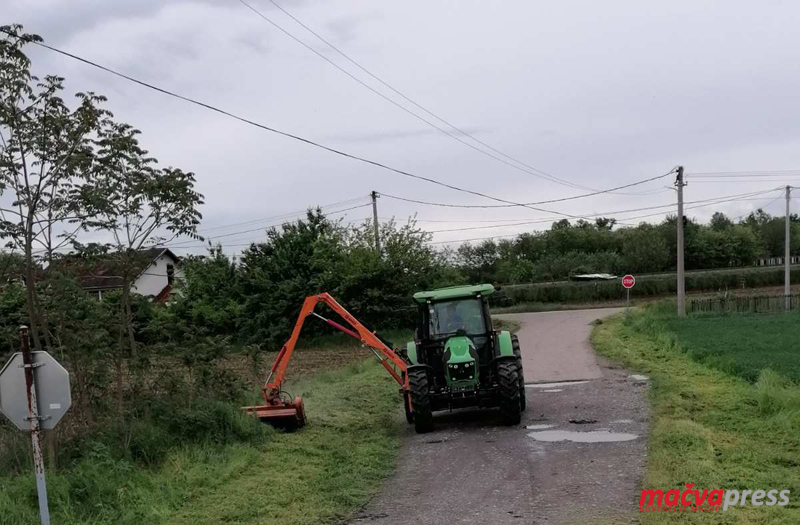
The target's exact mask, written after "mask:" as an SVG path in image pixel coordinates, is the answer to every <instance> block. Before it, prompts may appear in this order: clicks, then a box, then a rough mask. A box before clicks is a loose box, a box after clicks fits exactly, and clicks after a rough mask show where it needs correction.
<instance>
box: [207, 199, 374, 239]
mask: <svg viewBox="0 0 800 525" xmlns="http://www.w3.org/2000/svg"><path fill="white" fill-rule="evenodd" d="M365 198H367V196H366V195H364V196H361V197H356V198H353V199H348V200H346V201H340V202H334V203H332V204H325V205H323V206H309V207H307V208H306V209H304V210H301V211H296V212H290V213H284V214H281V215H273V216H272V217H264V218H261V219H253V220H251V221H245V222H235V223H232V224H223V225H221V226H214V227H213V228H206V229H205V230H202V231H200V232H198V233H207V232H210V231H213V230H224V229H225V228H233V227H235V226H247V225H249V224H257V223H259V222H266V221H272V220H276V219H283V218H291V217H296V216H298V215H303V214H305V213H306V212H307V211H308V210H309V209H315V210H316V209H321V210H324V209H327V208H333V207H336V206H344V205H346V204H352V203H355V202H358V201H359V200H362V199H365Z"/></svg>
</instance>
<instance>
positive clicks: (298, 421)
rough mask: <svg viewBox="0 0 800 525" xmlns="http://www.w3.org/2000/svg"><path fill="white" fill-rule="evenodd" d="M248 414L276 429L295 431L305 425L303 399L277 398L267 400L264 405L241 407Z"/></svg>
mask: <svg viewBox="0 0 800 525" xmlns="http://www.w3.org/2000/svg"><path fill="white" fill-rule="evenodd" d="M242 408H243V409H244V410H245V411H246V412H247V413H248V414H253V415H255V416H256V417H257V418H258V419H259V420H260V421H261V422H262V423H268V424H270V425H272V426H274V427H276V428H282V429H285V430H295V429H298V428H302V427H304V426H305V425H306V411H305V407H304V406H303V398H301V397H299V396H298V397H296V398H294V399H293V400H291V401H284V400H282V399H281V398H280V397H279V396H275V397H273V398H272V399H267V404H266V405H256V406H249V407H242Z"/></svg>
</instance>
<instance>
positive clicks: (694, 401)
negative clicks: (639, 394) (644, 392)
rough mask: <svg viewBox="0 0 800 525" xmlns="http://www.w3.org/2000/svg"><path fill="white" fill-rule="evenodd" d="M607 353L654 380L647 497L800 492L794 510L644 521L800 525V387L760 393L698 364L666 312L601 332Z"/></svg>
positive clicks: (610, 324)
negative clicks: (690, 491) (690, 489)
mask: <svg viewBox="0 0 800 525" xmlns="http://www.w3.org/2000/svg"><path fill="white" fill-rule="evenodd" d="M592 341H593V343H594V346H595V348H596V349H597V351H598V353H599V354H601V355H603V356H605V357H608V358H610V359H612V360H614V361H617V362H619V363H621V364H623V365H625V366H627V367H630V368H633V369H636V370H638V371H640V372H642V373H645V374H648V375H650V377H651V381H652V390H651V401H652V421H651V435H650V443H649V457H648V466H647V474H646V476H645V482H644V487H643V488H648V489H650V488H652V489H661V490H663V491H665V492H666V491H667V490H672V489H674V490H679V489H680V490H684V489H685V486H684V485H685V484H686V483H694V484H695V488H699V489H700V490H705V489H708V490H713V489H728V490H734V489H737V490H755V489H765V490H769V489H778V490H791V494H792V498H791V499H792V501H791V502H790V504H789V505H788V506H786V507H764V506H761V507H756V506H750V505H748V506H745V507H734V508H731V509H729V510H728V511H726V512H725V513H722V514H720V513H702V512H701V513H686V514H676V513H643V514H642V515H641V523H643V524H661V523H747V524H762V523H764V524H766V523H770V524H774V523H777V524H787V525H788V524H796V523H800V388H798V386H797V385H796V384H794V383H791V382H789V381H788V380H786V379H784V378H782V377H781V376H780V375H778V374H777V373H775V372H773V371H769V370H764V371H762V373H761V375H760V377H759V381H758V382H757V383H756V384H755V385H753V384H750V383H748V382H747V381H745V380H744V379H741V378H738V377H734V376H731V375H728V374H726V373H725V372H722V371H720V370H716V369H713V368H710V367H708V366H706V365H704V364H701V363H698V362H697V361H695V360H693V359H692V357H691V356H690V355H689V354H687V353H686V352H684V351H683V350H682V349H681V348H680V346H679V345H678V344H677V343H676V339H675V337H674V335H673V334H671V333H670V332H669V331H668V330H667V329H666V326H665V325H664V323H663V321H662V318H661V317H660V316H659V312H658V305H655V306H653V307H651V308H645V309H643V310H636V311H633V312H632V313H631V317H630V318H629V319H628V320H625V319H624V318H623V317H621V316H619V317H616V318H613V319H610V320H607V321H605V322H603V323H599V324H597V325H596V327H595V329H594V332H593V334H592Z"/></svg>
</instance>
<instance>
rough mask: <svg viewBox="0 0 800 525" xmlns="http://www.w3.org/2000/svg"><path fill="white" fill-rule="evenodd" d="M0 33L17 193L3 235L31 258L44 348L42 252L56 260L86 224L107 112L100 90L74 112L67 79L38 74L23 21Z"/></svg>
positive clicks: (0, 78)
mask: <svg viewBox="0 0 800 525" xmlns="http://www.w3.org/2000/svg"><path fill="white" fill-rule="evenodd" d="M0 32H2V39H0V196H4V195H6V194H10V195H11V202H10V203H5V204H4V203H0V238H3V239H6V240H7V244H8V245H10V246H11V247H13V248H16V249H18V250H19V252H20V253H21V254H22V255H23V257H24V261H25V264H24V276H25V287H26V303H27V311H28V318H29V319H28V321H29V323H30V325H31V335H32V337H33V341H34V345H35V347H36V348H37V349H41V348H42V342H41V341H42V328H43V324H44V321H43V315H42V312H41V309H40V308H39V306H38V301H37V296H36V280H37V278H38V275H37V266H36V259H37V255H39V254H43V255H42V256H41V258H43V259H45V260H47V261H49V260H51V259H52V256H53V253H54V252H55V250H57V249H58V248H59V247H60V246H62V245H64V244H65V243H68V242H70V241H71V240H72V239H73V238H74V236H75V234H76V233H78V231H80V230H81V229H82V228H84V227H85V220H84V218H85V216H84V215H83V212H82V208H83V207H82V204H81V202H80V199H79V194H80V192H79V188H80V186H81V184H82V183H83V181H84V180H85V176H86V172H87V171H88V168H89V166H91V163H92V158H93V147H92V142H91V138H92V134H93V133H94V132H95V131H96V130H97V126H98V123H99V122H100V120H101V119H102V118H103V117H104V116H107V115H108V112H107V111H105V110H103V109H101V108H100V104H101V103H102V102H104V101H105V99H104V98H103V97H101V96H98V95H95V94H93V93H78V94H77V95H76V97H77V99H78V104H77V108H75V109H70V108H69V107H68V106H67V104H66V103H65V102H64V100H63V99H62V98H61V94H62V92H63V90H64V86H63V82H64V79H63V78H61V77H57V76H52V75H48V76H46V77H44V79H41V80H40V79H39V78H38V77H36V76H34V75H33V74H32V73H31V62H30V60H29V59H28V57H27V56H26V55H25V53H24V52H23V48H24V46H25V45H26V44H29V43H32V42H41V38H39V37H38V36H36V35H31V34H26V33H24V32H23V30H22V26H19V25H12V26H3V27H0ZM35 248H37V249H38V250H35Z"/></svg>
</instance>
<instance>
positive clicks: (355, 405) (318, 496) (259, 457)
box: [0, 361, 402, 525]
mask: <svg viewBox="0 0 800 525" xmlns="http://www.w3.org/2000/svg"><path fill="white" fill-rule="evenodd" d="M291 393H292V394H294V395H298V394H299V395H302V396H303V397H304V398H305V400H306V407H307V412H308V417H309V424H308V426H307V427H306V428H304V429H303V430H301V431H298V432H294V433H283V432H277V431H269V430H266V431H265V436H264V439H263V440H262V442H261V443H258V444H234V445H227V446H213V445H197V446H192V447H185V448H183V449H181V450H177V451H174V452H173V453H171V454H170V455H169V456H168V459H167V460H166V461H165V462H164V463H163V464H162V465H161V466H159V467H158V468H156V469H145V468H143V467H141V466H139V465H137V464H135V463H132V462H127V461H119V460H112V459H110V458H108V457H107V456H106V455H105V454H104V453H103V451H102V450H98V451H96V453H94V454H89V457H87V458H86V459H84V460H83V461H82V462H81V463H80V464H78V465H76V466H75V467H74V468H71V469H69V470H65V471H62V472H58V473H55V474H53V473H51V475H50V476H49V478H48V481H49V486H50V490H51V498H50V499H51V510H52V512H53V522H54V523H59V524H62V525H84V524H90V523H91V524H112V523H113V524H123V525H127V524H131V525H133V524H136V525H139V524H142V523H146V524H148V525H158V524H165V525H166V524H169V525H180V524H191V525H204V524H218V523H239V524H269V525H310V524H324V523H332V522H337V521H340V520H342V519H343V518H346V517H347V516H349V515H350V514H351V513H352V512H353V511H354V510H355V509H356V508H357V507H358V506H360V505H362V504H364V503H365V502H366V501H367V500H368V499H369V497H370V496H371V495H373V494H374V493H375V492H376V491H377V490H378V489H379V488H380V485H381V481H382V480H383V479H384V478H385V477H386V476H387V475H388V474H389V473H390V472H391V471H392V468H393V466H394V463H395V460H396V457H397V453H398V450H399V445H400V438H399V435H400V433H399V431H398V430H399V429H398V426H399V424H400V423H399V421H400V420H401V419H402V418H401V417H400V413H401V412H402V408H401V403H400V396H399V395H398V393H397V386H396V383H394V381H393V380H392V379H391V378H390V377H389V376H388V374H386V371H385V370H384V369H383V368H382V367H380V366H378V365H377V364H376V363H375V362H374V361H368V362H361V363H356V364H353V365H350V366H348V367H346V368H344V369H342V370H336V371H330V372H324V373H322V374H318V375H317V376H314V377H313V378H309V379H305V380H302V381H301V382H298V383H296V384H293V385H291ZM175 416H176V418H179V417H180V414H176V415H175ZM265 428H269V427H265ZM36 523H38V515H37V512H36V503H35V489H34V485H33V480H32V476H22V477H16V478H2V477H0V524H1V525H27V524H31V525H33V524H36Z"/></svg>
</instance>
